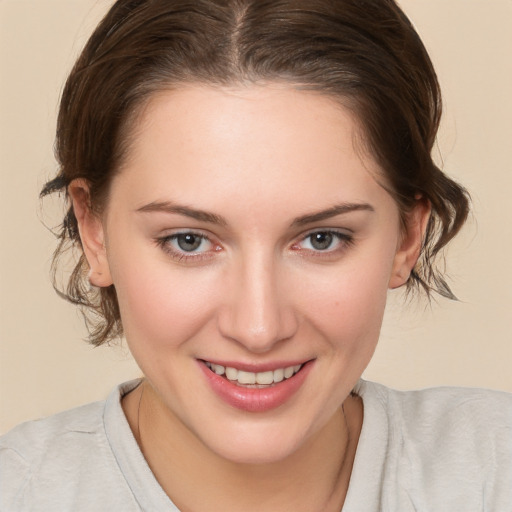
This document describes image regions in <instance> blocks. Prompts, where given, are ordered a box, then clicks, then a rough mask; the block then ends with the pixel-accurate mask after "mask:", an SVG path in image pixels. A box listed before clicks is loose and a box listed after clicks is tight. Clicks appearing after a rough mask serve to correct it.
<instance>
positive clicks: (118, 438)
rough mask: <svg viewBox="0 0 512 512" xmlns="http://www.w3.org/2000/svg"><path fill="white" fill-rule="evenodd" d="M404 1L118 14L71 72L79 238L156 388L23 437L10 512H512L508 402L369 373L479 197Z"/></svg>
mask: <svg viewBox="0 0 512 512" xmlns="http://www.w3.org/2000/svg"><path fill="white" fill-rule="evenodd" d="M440 113H441V109H440V99H439V88H438V84H437V80H436V77H435V73H434V71H433V69H432V65H431V62H430V60H429V58H428V55H427V54H426V51H425V49H424V47H423V45H422V43H421V41H420V40H419V38H418V36H417V34H416V32H415V31H414V29H413V28H412V26H411V24H410V23H409V21H408V20H407V18H406V17H405V15H404V14H403V13H402V12H401V11H400V9H399V8H398V7H397V6H396V5H395V4H394V3H393V2H391V1H388V0H381V1H375V2H361V1H350V0H345V1H327V0H317V1H311V0H308V1H305V0H304V1H301V0H295V1H283V2H276V1H268V2H267V1H261V0H260V1H257V2H255V1H249V0H239V1H212V0H208V1H206V0H204V1H197V0H195V1H164V0H156V1H142V0H139V1H127V0H121V1H118V2H116V3H115V4H114V6H113V7H112V9H111V10H110V11H109V13H108V14H107V16H106V18H105V19H104V20H103V21H102V23H101V24H100V25H99V27H98V28H97V29H96V31H95V33H94V34H93V36H92V37H91V39H90V40H89V42H88V44H87V46H86V48H85V49H84V51H83V53H82V55H81V57H80V58H79V60H78V62H77V64H76V66H75V68H74V70H73V71H72V73H71V75H70V77H69V79H68V82H67V84H66V87H65V90H64V93H63V98H62V102H61V109H60V114H59V123H58V133H57V153H58V156H59V160H60V164H61V169H60V172H59V175H58V176H57V177H56V178H55V179H54V180H52V181H51V182H49V183H48V184H47V185H46V187H45V189H44V190H43V194H48V193H51V192H54V191H59V190H65V191H66V192H67V197H68V198H69V201H70V209H69V212H68V214H67V216H66V219H65V221H64V225H63V231H62V237H61V241H62V244H61V247H60V250H61V251H62V250H64V249H65V247H66V246H67V245H68V244H69V243H71V244H74V245H75V246H76V247H78V248H79V249H80V251H81V254H82V257H81V259H80V261H79V262H78V264H77V266H76V268H75V271H74V273H73V275H72V276H71V279H70V282H69V286H68V289H67V291H66V293H67V297H68V299H69V300H71V301H73V302H75V303H77V304H79V305H81V306H82V307H84V308H85V310H86V312H87V311H88V312H89V315H90V316H88V318H89V321H90V325H91V341H92V342H93V343H94V344H96V345H99V344H102V343H104V342H106V341H107V340H109V339H112V338H113V337H116V336H118V335H120V334H124V335H125V337H126V340H127V343H128V345H129V347H130V350H131V352H132V354H133V356H134V358H135V360H136V361H137V363H138V364H139V366H140V368H141V370H142V372H143V374H144V379H142V380H141V381H136V382H131V383H126V384H124V385H121V386H120V387H119V389H117V390H115V391H114V392H113V393H112V395H111V396H110V397H109V399H108V400H107V401H106V402H105V403H104V404H103V403H102V404H92V405H89V406H85V407H84V408H80V409H77V410H74V411H69V412H66V413H63V414H61V415H57V416H55V417H52V418H49V419H47V420H43V421H40V422H35V423H30V424H26V425H24V426H21V427H18V428H17V429H15V430H13V431H12V432H11V433H10V434H8V435H7V436H5V437H4V438H3V439H2V441H1V444H0V446H1V447H2V455H1V457H2V458H1V460H2V466H1V469H2V475H7V476H6V477H2V478H3V480H4V483H3V486H4V489H2V498H1V500H2V501H0V503H1V506H2V507H3V508H5V509H6V510H31V509H34V510H46V509H52V510H55V509H56V508H57V509H61V510H107V509H114V510H141V509H142V510H151V511H153V510H176V509H177V510H182V511H202V510H227V511H229V510H241V509H244V510H265V511H266V510H271V511H274V510H294V511H301V510H304V511H316V510H318V511H339V510H342V509H343V510H344V511H347V510H348V511H351V510H393V511H395V510H404V511H406V510H418V509H419V510H422V509H428V510H472V509H476V508H477V507H478V509H482V508H483V509H484V510H506V509H507V508H510V505H511V501H512V500H511V497H510V492H509V490H510V488H511V484H512V462H511V461H512V457H511V455H512V454H511V451H512V445H511V443H510V425H511V423H512V400H511V398H510V396H509V395H506V394H504V393H503V394H502V393H493V392H484V391H462V390H454V389H443V390H430V391H425V392H413V393H398V392H395V391H392V390H389V389H387V388H384V387H383V386H379V385H377V384H372V383H368V382H364V381H361V380H360V377H361V374H362V372H363V370H364V368H365V367H366V365H367V364H368V362H369V361H370V359H371V356H372V354H373V351H374V349H375V346H376V343H377V341H378V337H379V330H380V326H381V321H382V315H383V312H384V307H385V302H386V295H387V290H388V289H390V288H397V287H400V286H408V287H409V288H410V289H412V288H413V287H415V286H416V287H419V288H420V289H422V290H424V291H425V292H426V293H430V292H432V291H434V292H437V293H440V294H442V295H444V296H446V297H449V298H453V294H452V292H451V290H450V288H449V287H448V285H447V283H446V282H445V280H444V279H443V277H442V275H441V274H440V273H439V272H438V271H437V270H436V267H435V261H434V260H435V257H436V255H437V254H438V253H439V251H440V250H441V249H442V248H443V247H444V246H445V245H446V244H447V243H448V242H449V241H450V240H451V239H452V238H453V237H454V236H455V235H456V233H457V232H458V231H459V229H460V228H461V226H462V225H463V223H464V221H465V218H466V216H467V212H468V200H467V197H466V193H465V191H464V189H462V188H461V187H460V186H459V185H457V184H456V183H454V182H453V181H452V180H450V179H449V178H448V177H446V176H445V175H444V174H443V173H442V172H441V171H440V170H439V169H438V168H437V167H436V166H435V164H434V163H433V161H432V159H431V155H430V153H431V150H432V146H433V143H434V140H435V135H436V132H437V127H438V124H439V118H440Z"/></svg>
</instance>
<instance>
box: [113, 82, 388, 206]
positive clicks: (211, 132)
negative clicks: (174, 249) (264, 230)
mask: <svg viewBox="0 0 512 512" xmlns="http://www.w3.org/2000/svg"><path fill="white" fill-rule="evenodd" d="M132 126H133V132H132V137H130V139H131V144H130V147H129V150H128V152H127V154H126V156H125V159H124V163H123V165H122V168H121V169H120V170H121V172H120V173H118V175H117V176H116V178H115V180H114V181H116V180H117V181H119V184H118V186H120V187H123V182H124V185H125V189H127V190H125V192H126V193H130V194H131V196H133V200H134V201H139V202H141V203H142V202H148V201H149V200H157V199H159V198H157V197H156V196H157V195H158V194H159V193H160V195H162V200H165V199H166V197H165V196H169V197H172V198H176V197H179V198H182V197H184V198H185V200H187V201H188V200H190V198H191V196H193V199H194V200H205V201H206V202H208V203H210V204H208V207H215V206H218V205H222V204H223V201H225V199H226V198H233V197H242V198H243V201H244V203H245V205H248V204H251V203H257V202H261V200H262V199H263V198H265V199H266V200H269V201H277V200H283V199H284V196H283V194H296V195H297V197H300V198H301V199H302V200H307V201H308V202H310V203H311V206H312V207H314V206H316V203H317V202H322V201H323V202H329V201H331V202H332V203H336V202H339V201H340V200H347V201H357V200H366V201H368V200H369V199H371V197H369V196H373V195H375V194H376V193H382V192H384V190H383V189H382V188H381V187H380V186H379V185H378V184H377V182H376V180H375V177H376V176H378V175H379V174H380V170H379V168H378V166H377V165H376V163H375V162H374V161H373V159H372V158H371V157H369V156H368V155H365V154H364V152H363V151H361V149H360V144H358V141H360V135H361V130H360V127H359V124H358V122H357V120H356V119H355V118H354V116H353V114H352V113H351V112H350V111H349V110H348V109H346V108H345V107H343V106H342V105H341V104H340V103H339V102H336V101H334V100H333V99H331V98H329V97H327V96H325V95H321V94H319V93H316V92H310V91H303V90H297V89H295V88H293V87H291V86H283V85H279V84H271V85H265V86H254V85H253V86H247V87H239V88H213V87H207V86H186V87H181V88H179V89H174V90H169V91H164V92H160V93H157V94H155V95H154V96H153V97H152V98H151V99H150V100H149V101H148V103H147V104H146V105H145V108H144V109H143V110H142V112H141V113H140V115H139V116H138V118H137V120H136V122H135V123H134V125H132ZM128 188H129V189H130V190H128ZM209 192H211V194H210V195H209V196H208V193H209ZM216 203H218V204H216Z"/></svg>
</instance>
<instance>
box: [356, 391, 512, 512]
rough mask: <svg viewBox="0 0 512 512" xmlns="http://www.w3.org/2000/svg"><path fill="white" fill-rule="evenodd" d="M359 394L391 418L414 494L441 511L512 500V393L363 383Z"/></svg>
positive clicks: (402, 472) (400, 471) (398, 465)
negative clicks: (409, 388)
mask: <svg viewBox="0 0 512 512" xmlns="http://www.w3.org/2000/svg"><path fill="white" fill-rule="evenodd" d="M360 392H361V396H362V397H363V403H365V399H366V400H367V403H368V404H369V406H370V407H373V408H377V409H379V408H380V410H381V416H382V417H386V418H387V419H386V421H385V423H386V424H387V428H388V433H387V443H388V449H387V457H388V461H390V462H389V463H390V464H393V468H392V473H393V474H395V476H396V479H397V480H399V481H400V485H402V487H403V488H406V489H408V499H412V497H414V499H415V500H416V502H417V503H428V504H429V505H430V506H433V507H434V508H433V509H436V507H438V508H437V510H445V508H446V507H447V506H448V505H449V504H450V505H451V506H454V504H457V507H458V506H459V505H461V504H463V505H464V506H462V508H457V509H460V510H462V509H464V507H470V508H471V507H473V506H474V504H475V503H478V502H480V503H481V502H482V500H484V501H485V503H486V506H488V507H490V508H489V509H490V510H497V509H500V508H499V507H498V508H496V504H499V505H500V506H502V507H503V506H505V504H506V505H507V506H510V505H511V499H512V497H511V496H510V489H511V488H512V394H510V393H506V392H501V391H491V390H484V389H470V388H456V387H441V388H432V389H425V390H419V391H397V390H393V389H389V388H386V387H385V386H381V385H379V384H375V383H370V382H364V381H363V382H362V383H360ZM439 507H440V508H439ZM452 509H453V508H452ZM466 509H467V508H466Z"/></svg>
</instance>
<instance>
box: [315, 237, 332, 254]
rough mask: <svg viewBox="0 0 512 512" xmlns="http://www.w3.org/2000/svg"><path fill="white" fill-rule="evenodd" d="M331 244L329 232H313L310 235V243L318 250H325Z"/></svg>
mask: <svg viewBox="0 0 512 512" xmlns="http://www.w3.org/2000/svg"><path fill="white" fill-rule="evenodd" d="M331 244H332V234H331V233H315V234H314V235H312V236H311V245H312V246H313V247H314V248H315V249H318V250H320V251H321V250H325V249H328V248H329V247H330V245H331Z"/></svg>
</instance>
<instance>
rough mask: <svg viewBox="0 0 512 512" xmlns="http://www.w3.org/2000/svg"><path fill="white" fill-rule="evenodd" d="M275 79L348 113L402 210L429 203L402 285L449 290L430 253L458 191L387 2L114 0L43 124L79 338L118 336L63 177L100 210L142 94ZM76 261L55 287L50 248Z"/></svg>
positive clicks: (114, 312) (413, 59) (411, 42)
mask: <svg viewBox="0 0 512 512" xmlns="http://www.w3.org/2000/svg"><path fill="white" fill-rule="evenodd" d="M266 82H274V83H275V82H282V83H288V84H290V85H291V86H293V87H297V88H302V89H305V90H312V91H318V92H319V93H323V94H325V95H328V96H330V97H333V98H334V99H336V100H338V101H339V102H340V103H342V104H343V105H344V106H345V107H347V108H349V109H350V110H351V111H352V112H353V113H354V114H355V116H356V118H357V119H358V122H359V124H360V126H361V129H362V139H363V142H364V145H365V149H366V150H367V151H368V152H369V153H370V154H371V155H372V156H373V158H374V159H375V160H376V162H377V163H378V164H379V166H380V168H381V169H382V174H383V176H384V177H385V184H386V185H385V186H386V188H387V189H388V190H389V192H390V193H391V194H392V195H393V197H394V199H395V201H396V203H397V205H398V207H399V210H400V212H401V215H402V220H404V222H405V219H406V215H407V212H409V211H410V210H411V209H412V207H413V206H414V205H415V204H416V201H417V200H418V197H421V198H423V200H428V201H429V202H430V205H431V208H432V212H431V216H430V219H429V222H428V225H427V230H426V234H425V238H424V243H423V247H422V250H421V255H420V258H419V260H418V263H417V265H416V266H415V268H414V270H413V272H412V273H411V276H410V278H409V280H408V282H407V287H408V290H412V289H414V288H420V289H423V290H424V291H425V292H426V293H427V295H430V294H431V292H437V293H439V294H441V295H443V296H445V297H448V298H452V299H453V298H455V297H454V295H453V293H452V292H451V290H450V287H449V286H448V284H447V282H446V279H445V278H444V276H443V272H441V271H440V270H439V265H436V262H438V260H439V256H440V255H441V254H440V253H441V250H442V249H443V248H444V246H445V245H446V244H447V243H448V242H449V241H450V240H451V239H452V238H453V237H454V236H455V235H456V234H457V232H458V231H459V230H460V228H461V227H462V225H463V224H464V222H465V220H466V218H467V215H468V210H469V198H468V194H467V192H466V191H465V189H464V188H462V187H461V186H460V185H458V184H457V183H455V182H454V181H453V180H452V179H450V178H449V177H448V176H446V175H445V174H444V173H443V172H442V171H441V170H440V169H439V168H438V166H437V165H436V164H435V163H434V161H433V159H432V149H433V146H434V143H435V139H436V134H437V130H438V127H439V122H440V118H441V110H442V108H441V94H440V90H439V84H438V80H437V77H436V73H435V71H434V68H433V65H432V62H431V60H430V58H429V56H428V54H427V51H426V50H425V47H424V45H423V43H422V42H421V40H420V38H419V36H418V34H417V32H416V31H415V29H414V27H413V26H412V24H411V22H410V21H409V19H408V18H407V17H406V15H405V14H404V13H403V11H402V10H401V9H400V8H399V7H398V6H397V4H396V3H395V2H394V0H118V1H116V2H115V3H114V4H113V6H112V7H111V9H110V10H109V12H108V13H107V14H106V16H105V17H104V18H103V20H102V21H101V23H100V24H99V25H98V27H97V28H96V30H95V31H94V33H93V34H92V36H91V37H90V39H89V40H88V42H87V44H86V46H85V48H84V49H83V51H82V53H81V55H80V56H79V58H78V60H77V62H76V64H75V66H74V67H73V69H72V71H71V73H70V75H69V77H68V79H67V82H66V84H65V87H64V90H63V93H62V98H61V103H60V109H59V114H58V121H57V135H56V144H55V152H56V158H57V161H58V164H59V169H58V173H57V176H56V177H55V178H54V179H52V180H51V181H49V182H48V183H47V184H46V185H45V186H44V188H43V190H42V192H41V196H45V195H47V194H50V193H53V192H59V191H60V192H63V193H64V195H65V197H66V200H67V212H66V215H65V218H64V221H63V223H62V226H61V228H60V229H59V231H58V233H57V235H58V237H59V244H58V247H57V249H56V252H55V254H54V259H53V267H52V268H53V278H54V286H56V289H57V291H58V292H59V294H60V295H62V296H63V297H65V298H66V299H67V300H69V301H71V302H73V303H75V304H78V305H79V306H81V307H82V311H83V312H84V315H85V318H86V322H87V324H88V327H89V335H90V336H89V340H90V342H91V343H93V344H95V345H100V344H102V343H104V342H106V341H109V340H112V339H114V338H116V337H118V336H120V335H122V322H121V318H120V313H119V306H118V302H117V296H116V290H115V287H114V285H112V286H109V287H105V288H99V289H94V288H91V287H90V286H89V283H88V279H87V271H88V265H87V261H86V259H85V257H84V254H83V251H82V247H81V241H80V236H79V233H78V226H77V220H76V217H75V214H74V212H73V207H72V205H71V203H70V201H69V197H68V195H67V188H68V185H69V184H70V183H71V181H72V180H74V179H76V178H83V179H85V180H86V181H87V183H88V185H89V190H90V207H91V209H92V210H93V211H94V212H95V213H97V214H98V215H101V212H102V209H103V207H104V205H105V204H106V201H108V195H109V185H110V183H111V181H112V177H113V176H114V175H115V173H116V172H118V171H119V168H120V163H121V162H122V159H123V157H124V156H125V155H126V153H127V149H129V146H130V135H131V134H133V126H134V124H135V123H136V121H137V119H138V115H139V113H140V112H141V109H142V108H143V107H144V105H145V104H147V102H148V100H149V98H150V97H151V96H152V95H153V94H154V93H156V92H159V91H162V90H170V89H172V88H175V87H179V86H181V85H186V84H190V83H194V84H205V85H211V86H219V87H222V86H236V85H242V84H264V83H266ZM70 248H74V249H76V251H77V254H78V261H76V262H75V267H74V270H73V272H72V273H71V275H70V277H69V279H68V280H67V282H66V283H64V285H63V287H62V288H59V287H58V285H57V284H56V272H57V269H58V268H59V265H60V264H61V256H62V255H63V254H64V253H65V252H66V251H67V250H68V249H70Z"/></svg>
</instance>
